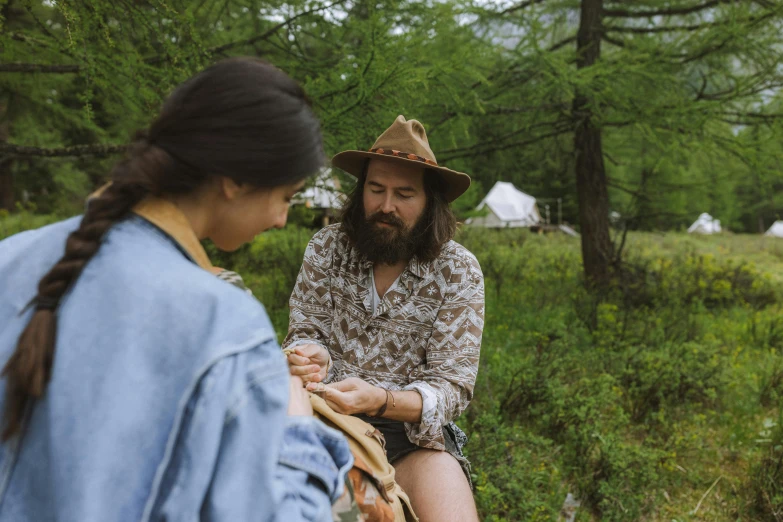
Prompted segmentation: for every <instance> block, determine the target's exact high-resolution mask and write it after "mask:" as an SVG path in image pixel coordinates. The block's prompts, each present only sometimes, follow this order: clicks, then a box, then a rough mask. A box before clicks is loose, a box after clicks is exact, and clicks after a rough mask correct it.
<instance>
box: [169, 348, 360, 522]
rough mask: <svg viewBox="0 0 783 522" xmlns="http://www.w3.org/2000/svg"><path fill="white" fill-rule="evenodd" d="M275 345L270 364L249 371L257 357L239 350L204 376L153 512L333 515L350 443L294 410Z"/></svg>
mask: <svg viewBox="0 0 783 522" xmlns="http://www.w3.org/2000/svg"><path fill="white" fill-rule="evenodd" d="M275 344H276V343H275ZM274 351H275V352H276V353H275V357H276V358H277V362H276V363H275V364H273V365H269V364H266V365H257V366H256V367H255V368H254V369H251V370H249V371H246V370H244V368H247V361H245V360H244V359H247V358H248V357H251V355H249V354H240V355H238V356H235V357H232V359H234V360H233V361H227V362H221V363H219V365H218V366H219V367H217V368H215V369H214V371H210V372H209V374H208V375H207V376H205V378H204V379H202V384H201V385H200V392H199V393H198V395H197V398H196V400H194V401H192V404H191V405H190V406H189V407H188V409H187V411H188V412H189V413H190V415H189V417H188V421H187V422H186V423H185V427H184V428H183V430H182V433H181V435H180V437H179V440H178V443H177V444H176V445H175V448H174V455H173V457H172V460H171V463H170V465H169V470H168V472H167V476H166V478H164V480H163V486H162V488H161V499H160V506H161V507H160V510H159V511H158V518H155V519H156V520H157V519H160V520H172V521H173V520H202V521H227V520H265V521H280V522H288V521H297V522H298V521H331V504H332V502H334V501H335V500H337V499H338V498H339V497H340V495H341V494H342V492H343V488H344V483H345V476H346V473H347V472H348V470H349V469H350V467H351V465H352V462H353V458H352V456H351V453H350V449H349V448H348V444H347V442H346V441H345V439H344V437H343V436H342V435H341V434H340V433H339V432H337V431H335V430H332V429H331V428H328V427H326V426H325V425H324V424H323V423H321V422H320V421H319V420H317V419H315V418H314V417H290V416H288V415H287V404H288V379H289V376H288V370H287V368H286V365H285V361H284V359H283V357H282V356H281V355H280V354H279V351H278V350H277V348H276V347H275V348H274ZM252 362H253V361H250V363H252ZM237 383H241V385H237Z"/></svg>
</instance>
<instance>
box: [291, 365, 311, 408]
mask: <svg viewBox="0 0 783 522" xmlns="http://www.w3.org/2000/svg"><path fill="white" fill-rule="evenodd" d="M288 379H289V381H288V391H289V395H290V397H289V399H288V415H290V416H292V417H293V416H300V417H307V416H310V415H312V414H313V407H312V406H311V405H310V396H309V395H308V394H307V391H306V390H305V389H304V384H303V383H302V379H300V378H299V377H294V376H293V375H292V376H291V377H289V378H288Z"/></svg>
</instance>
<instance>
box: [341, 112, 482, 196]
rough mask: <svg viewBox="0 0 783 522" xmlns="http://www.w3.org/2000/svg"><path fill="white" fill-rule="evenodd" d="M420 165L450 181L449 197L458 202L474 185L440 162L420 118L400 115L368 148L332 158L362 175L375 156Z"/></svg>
mask: <svg viewBox="0 0 783 522" xmlns="http://www.w3.org/2000/svg"><path fill="white" fill-rule="evenodd" d="M380 157H382V158H387V159H390V160H394V161H400V162H406V163H413V164H420V165H421V166H422V167H424V168H425V169H426V170H425V175H426V173H427V172H428V171H433V172H437V173H438V174H439V175H440V176H441V178H443V180H444V181H445V182H446V199H448V200H449V202H451V201H454V200H455V199H457V198H458V197H460V196H461V195H462V194H464V193H465V191H466V190H468V187H470V176H468V175H467V174H463V173H462V172H457V171H456V170H451V169H447V168H446V167H443V166H440V165H438V162H437V161H436V160H435V154H433V153H432V149H431V148H430V144H429V142H428V141H427V133H426V132H425V131H424V127H423V126H422V124H421V123H419V122H418V121H416V120H405V117H404V116H402V115H400V116H397V119H396V120H394V123H392V126H391V127H389V128H388V129H386V130H385V131H384V133H383V134H381V135H380V137H379V138H378V139H377V140H376V141H375V143H374V144H373V146H372V148H371V149H370V150H368V151H361V150H346V151H344V152H341V153H339V154H338V155H336V156H335V157H334V158H332V165H333V166H335V167H337V168H339V169H342V170H344V171H345V172H347V173H348V174H351V175H353V176H356V177H357V178H358V177H359V176H360V175H361V173H362V170H364V165H365V162H366V161H367V160H368V159H373V158H380Z"/></svg>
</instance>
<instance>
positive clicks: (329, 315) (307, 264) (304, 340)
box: [283, 228, 335, 382]
mask: <svg viewBox="0 0 783 522" xmlns="http://www.w3.org/2000/svg"><path fill="white" fill-rule="evenodd" d="M334 247H335V233H334V231H333V230H331V229H330V228H326V229H324V230H321V231H320V232H318V233H317V234H316V235H315V236H313V239H312V240H310V243H309V244H308V245H307V250H306V251H305V255H304V259H303V261H302V268H301V269H300V270H299V275H298V277H297V278H296V284H295V285H294V290H293V292H292V293H291V299H290V301H289V308H290V315H289V323H288V335H287V336H286V338H285V341H283V348H293V347H295V346H299V345H302V344H318V345H321V346H323V347H324V348H325V349H326V351H327V352H329V339H330V337H331V334H332V319H333V316H334V305H333V301H332V293H331V291H332V289H331V278H330V274H329V269H330V267H331V265H332V257H333V253H334ZM330 357H331V354H330ZM333 369H334V367H333V366H332V368H331V369H330V370H333ZM332 377H333V371H330V374H329V375H327V378H326V382H328V381H330V380H331V379H332Z"/></svg>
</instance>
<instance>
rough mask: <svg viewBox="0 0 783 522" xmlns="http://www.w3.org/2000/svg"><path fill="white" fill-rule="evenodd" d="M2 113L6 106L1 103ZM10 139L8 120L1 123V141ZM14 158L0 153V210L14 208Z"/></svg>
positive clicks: (0, 109) (0, 111)
mask: <svg viewBox="0 0 783 522" xmlns="http://www.w3.org/2000/svg"><path fill="white" fill-rule="evenodd" d="M0 113H3V114H5V107H4V106H2V105H0ZM6 141H8V122H7V121H6V122H5V123H3V124H0V143H2V142H6ZM12 166H13V159H12V158H10V157H8V156H2V155H0V210H3V209H4V210H8V211H11V210H13V209H14V183H13V181H14V180H13V177H12V176H13V174H12V173H11V167H12Z"/></svg>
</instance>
